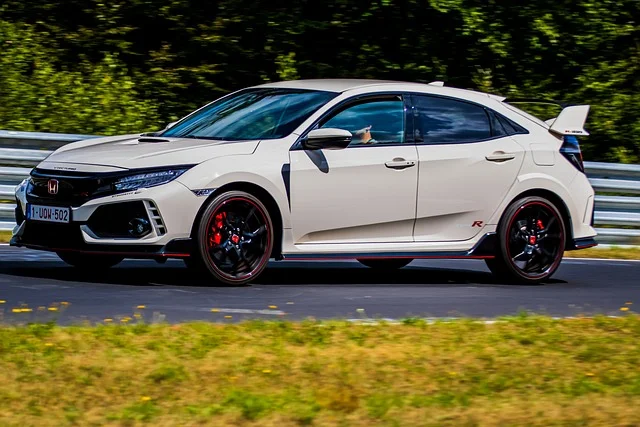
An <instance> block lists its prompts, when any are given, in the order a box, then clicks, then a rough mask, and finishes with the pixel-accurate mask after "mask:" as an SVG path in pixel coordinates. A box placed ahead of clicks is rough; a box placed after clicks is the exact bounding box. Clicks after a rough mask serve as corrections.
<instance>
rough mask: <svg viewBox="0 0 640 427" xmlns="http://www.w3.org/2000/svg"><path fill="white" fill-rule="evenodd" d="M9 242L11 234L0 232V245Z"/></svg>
mask: <svg viewBox="0 0 640 427" xmlns="http://www.w3.org/2000/svg"><path fill="white" fill-rule="evenodd" d="M9 240H11V232H10V231H0V243H9Z"/></svg>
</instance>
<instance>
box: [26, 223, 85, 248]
mask: <svg viewBox="0 0 640 427" xmlns="http://www.w3.org/2000/svg"><path fill="white" fill-rule="evenodd" d="M20 242H21V243H23V244H28V245H38V246H46V247H51V248H56V249H64V248H76V247H78V246H80V245H82V244H83V243H84V240H83V239H82V232H81V231H80V226H79V225H78V224H73V223H71V224H56V223H50V222H40V221H29V220H27V223H26V224H25V226H24V232H23V234H22V236H21V237H20Z"/></svg>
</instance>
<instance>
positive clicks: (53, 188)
mask: <svg viewBox="0 0 640 427" xmlns="http://www.w3.org/2000/svg"><path fill="white" fill-rule="evenodd" d="M47 187H48V189H49V194H58V180H57V179H50V180H49V182H48V183H47Z"/></svg>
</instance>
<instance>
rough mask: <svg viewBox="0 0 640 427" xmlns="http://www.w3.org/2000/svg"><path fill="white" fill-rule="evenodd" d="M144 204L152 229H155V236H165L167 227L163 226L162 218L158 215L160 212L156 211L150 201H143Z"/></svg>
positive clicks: (156, 208) (154, 205) (155, 207)
mask: <svg viewBox="0 0 640 427" xmlns="http://www.w3.org/2000/svg"><path fill="white" fill-rule="evenodd" d="M144 204H145V206H146V207H147V212H148V213H149V219H151V223H152V224H153V228H155V230H156V234H157V235H158V236H164V235H165V234H167V227H166V226H165V225H164V221H163V220H162V216H161V215H160V210H159V209H158V207H157V206H156V204H155V203H154V202H152V201H151V200H145V201H144Z"/></svg>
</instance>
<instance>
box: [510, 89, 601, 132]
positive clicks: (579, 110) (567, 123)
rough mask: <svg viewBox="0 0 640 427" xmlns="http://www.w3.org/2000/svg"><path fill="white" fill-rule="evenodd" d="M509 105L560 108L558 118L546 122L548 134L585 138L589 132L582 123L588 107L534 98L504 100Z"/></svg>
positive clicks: (585, 117) (585, 118)
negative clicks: (536, 105)
mask: <svg viewBox="0 0 640 427" xmlns="http://www.w3.org/2000/svg"><path fill="white" fill-rule="evenodd" d="M504 102H507V103H509V104H519V103H520V104H552V105H557V106H559V107H561V108H562V111H561V112H560V114H559V115H558V117H556V118H553V119H549V120H546V121H545V123H546V124H547V125H549V132H551V133H555V134H557V135H577V136H587V135H589V132H587V131H586V130H585V129H584V123H585V122H586V121H587V116H588V115H589V108H590V107H589V106H588V105H569V104H567V103H563V102H559V101H551V100H546V99H534V98H511V99H509V98H507V99H505V100H504Z"/></svg>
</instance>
